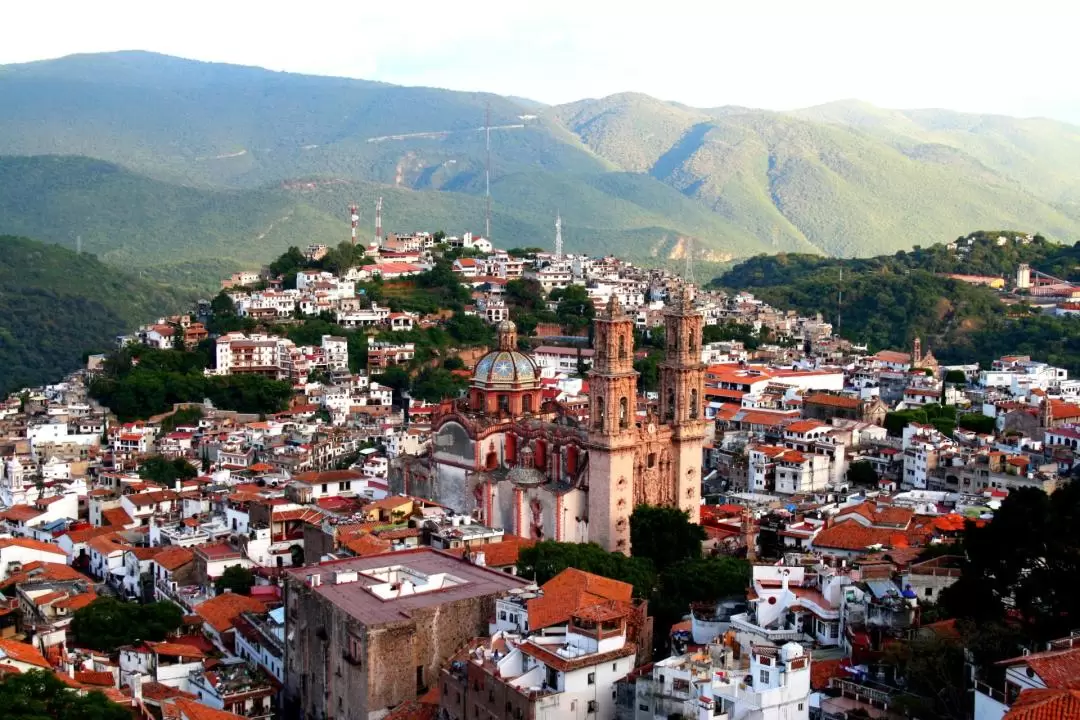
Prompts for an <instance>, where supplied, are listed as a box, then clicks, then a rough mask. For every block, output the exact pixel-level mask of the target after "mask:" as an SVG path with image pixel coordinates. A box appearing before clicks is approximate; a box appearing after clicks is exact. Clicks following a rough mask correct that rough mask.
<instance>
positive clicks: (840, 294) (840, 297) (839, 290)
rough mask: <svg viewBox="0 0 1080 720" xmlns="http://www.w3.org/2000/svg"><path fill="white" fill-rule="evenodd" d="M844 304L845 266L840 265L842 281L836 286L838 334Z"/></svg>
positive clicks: (838, 332)
mask: <svg viewBox="0 0 1080 720" xmlns="http://www.w3.org/2000/svg"><path fill="white" fill-rule="evenodd" d="M843 304H844V266H843V265H841V266H840V283H839V284H838V285H837V286H836V334H837V335H839V334H840V314H841V311H842V310H843Z"/></svg>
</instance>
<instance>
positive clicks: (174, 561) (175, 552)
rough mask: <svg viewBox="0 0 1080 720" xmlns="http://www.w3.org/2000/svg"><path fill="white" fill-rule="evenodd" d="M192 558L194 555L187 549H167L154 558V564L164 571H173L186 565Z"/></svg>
mask: <svg viewBox="0 0 1080 720" xmlns="http://www.w3.org/2000/svg"><path fill="white" fill-rule="evenodd" d="M194 557H195V553H193V552H192V551H191V550H189V549H188V548H183V547H168V548H165V549H164V550H162V551H161V552H159V553H158V554H157V555H155V556H154V562H155V563H157V564H158V565H160V566H161V567H163V568H165V569H166V570H175V569H176V568H178V567H181V566H182V565H187V564H188V563H189V562H191V561H192V559H194Z"/></svg>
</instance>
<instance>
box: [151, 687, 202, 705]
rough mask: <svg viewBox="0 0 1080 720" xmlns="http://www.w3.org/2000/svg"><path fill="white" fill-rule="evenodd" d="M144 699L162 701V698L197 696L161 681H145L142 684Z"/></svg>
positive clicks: (193, 697)
mask: <svg viewBox="0 0 1080 720" xmlns="http://www.w3.org/2000/svg"><path fill="white" fill-rule="evenodd" d="M142 694H143V699H145V700H150V701H153V702H157V703H160V702H161V701H162V700H167V699H169V698H175V697H183V698H191V699H195V698H196V696H195V695H192V694H191V693H187V692H184V691H183V690H180V689H178V688H174V687H170V686H168V685H162V684H161V683H159V682H148V683H143V686H142Z"/></svg>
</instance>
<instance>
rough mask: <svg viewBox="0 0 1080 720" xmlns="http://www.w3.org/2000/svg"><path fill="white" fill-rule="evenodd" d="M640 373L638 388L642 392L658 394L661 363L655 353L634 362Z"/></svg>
mask: <svg viewBox="0 0 1080 720" xmlns="http://www.w3.org/2000/svg"><path fill="white" fill-rule="evenodd" d="M634 369H635V370H637V372H638V387H639V388H640V390H641V391H642V392H656V390H657V388H659V387H660V361H659V359H658V358H657V355H656V354H655V353H649V354H648V355H646V356H645V357H643V358H642V359H640V360H635V361H634Z"/></svg>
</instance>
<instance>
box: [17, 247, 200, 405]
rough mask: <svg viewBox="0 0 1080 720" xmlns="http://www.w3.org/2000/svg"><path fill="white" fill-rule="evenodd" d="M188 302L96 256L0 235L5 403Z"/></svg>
mask: <svg viewBox="0 0 1080 720" xmlns="http://www.w3.org/2000/svg"><path fill="white" fill-rule="evenodd" d="M190 300H191V298H190V297H188V296H186V295H184V294H183V293H179V292H177V291H176V290H174V289H171V288H168V287H164V286H161V285H159V284H157V283H153V282H150V281H148V280H143V279H140V278H137V277H134V276H132V275H128V274H126V273H124V272H123V271H121V270H119V269H117V268H115V267H112V266H108V265H105V264H104V263H102V262H101V261H100V260H98V259H97V258H96V257H94V256H93V255H90V254H87V253H83V254H81V255H80V254H76V253H74V252H72V251H71V250H67V249H65V248H61V247H57V246H56V245H49V244H46V243H40V242H35V241H33V240H28V239H26V238H18V237H12V236H3V235H0V396H4V395H6V393H8V392H10V391H12V390H15V389H18V388H20V387H24V386H28V385H37V384H41V383H46V382H55V381H57V380H59V379H60V378H59V375H60V374H61V373H63V372H68V371H71V370H74V369H75V368H77V367H78V366H79V364H80V363H81V362H82V360H83V355H84V354H85V353H87V352H91V351H94V352H101V351H105V350H108V349H109V348H112V347H114V346H115V342H116V335H118V334H120V333H123V332H127V331H130V330H131V329H132V328H133V327H134V326H136V325H137V324H139V323H143V322H147V321H151V320H153V319H154V318H156V317H158V316H160V315H161V314H162V313H166V312H174V311H176V310H178V309H180V308H182V307H183V306H184V305H185V304H187V303H188V302H190Z"/></svg>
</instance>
